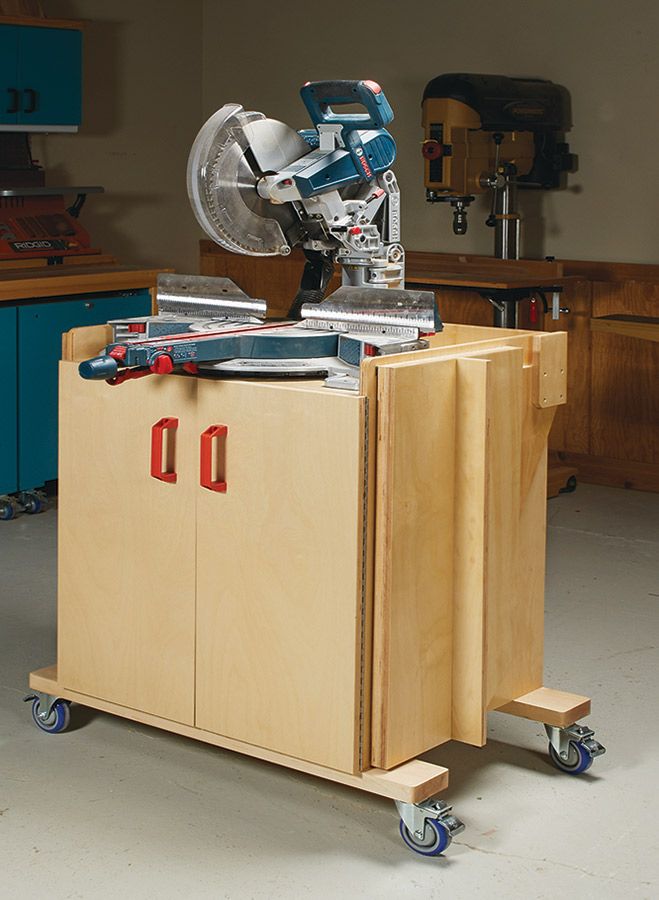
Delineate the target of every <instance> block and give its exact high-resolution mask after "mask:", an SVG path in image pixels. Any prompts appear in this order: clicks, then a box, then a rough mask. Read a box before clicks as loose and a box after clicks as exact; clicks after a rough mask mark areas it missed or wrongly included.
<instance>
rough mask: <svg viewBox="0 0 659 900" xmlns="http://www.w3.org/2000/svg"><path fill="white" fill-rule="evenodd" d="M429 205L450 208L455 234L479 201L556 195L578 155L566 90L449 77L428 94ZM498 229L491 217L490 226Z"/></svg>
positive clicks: (527, 81) (526, 81)
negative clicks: (505, 192)
mask: <svg viewBox="0 0 659 900" xmlns="http://www.w3.org/2000/svg"><path fill="white" fill-rule="evenodd" d="M422 108H423V119H422V122H423V128H424V132H425V135H424V141H423V146H422V152H423V158H424V180H425V185H426V198H427V199H428V201H430V202H442V201H443V202H447V203H450V205H451V206H452V207H453V215H454V218H453V230H454V232H455V233H456V234H464V233H465V232H466V230H467V213H466V210H467V207H468V206H469V204H470V203H471V202H472V201H473V200H474V199H475V197H476V196H477V195H479V194H483V193H486V192H487V191H490V190H494V191H495V192H496V191H499V190H502V189H503V188H504V187H505V185H506V184H508V183H510V182H513V183H514V184H515V185H516V186H517V187H520V188H543V189H549V188H557V187H560V186H561V184H562V181H563V173H564V172H568V171H572V170H573V168H574V160H575V158H574V156H573V155H572V154H571V153H570V152H569V147H568V145H567V144H566V143H565V142H564V140H563V134H564V132H565V131H567V130H569V128H570V125H571V122H570V103H569V95H568V92H567V90H566V89H565V88H564V87H561V86H560V85H557V84H553V83H552V82H551V81H545V80H542V79H539V78H537V79H533V78H508V77H506V76H504V75H468V74H448V75H440V76H438V77H437V78H433V80H432V81H430V82H429V83H428V84H427V85H426V89H425V91H424V93H423V103H422ZM487 224H490V225H494V224H495V222H494V221H493V215H492V216H490V219H488V223H487Z"/></svg>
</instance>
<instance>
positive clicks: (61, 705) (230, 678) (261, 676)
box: [30, 325, 603, 856]
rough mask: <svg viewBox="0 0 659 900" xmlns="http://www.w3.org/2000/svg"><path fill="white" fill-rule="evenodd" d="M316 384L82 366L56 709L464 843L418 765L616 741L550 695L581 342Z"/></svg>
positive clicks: (38, 700) (389, 365)
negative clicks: (515, 728) (505, 732)
mask: <svg viewBox="0 0 659 900" xmlns="http://www.w3.org/2000/svg"><path fill="white" fill-rule="evenodd" d="M429 341H430V347H429V348H428V349H426V350H418V351H415V352H413V353H399V354H396V355H389V356H381V357H373V358H370V359H366V360H364V361H363V362H362V364H361V370H360V374H361V384H360V389H359V391H357V392H341V391H332V390H328V389H327V388H326V387H324V386H323V384H322V382H320V381H314V380H295V379H289V380H278V381H277V380H248V379H244V380H240V379H214V378H208V377H195V376H190V375H180V376H179V375H172V376H170V377H157V376H156V377H151V378H144V379H141V380H135V381H131V382H129V383H126V384H125V385H123V386H122V387H120V388H117V387H110V386H108V385H107V384H106V383H105V382H84V381H83V380H82V379H80V377H79V376H78V372H77V361H78V360H81V359H84V358H86V357H88V356H90V355H91V354H93V353H95V352H97V351H98V350H99V349H100V348H101V346H102V345H104V344H106V343H107V342H108V335H107V330H106V329H105V328H103V327H96V328H85V329H76V330H75V331H73V332H70V333H69V334H68V336H67V340H66V342H65V359H64V360H63V362H62V363H61V371H60V417H61V418H60V435H61V439H60V505H59V612H58V617H59V618H58V660H57V664H56V665H55V666H52V667H50V668H47V669H41V670H39V671H36V672H33V673H32V674H31V676H30V687H31V689H32V692H33V693H32V695H31V696H32V703H33V716H34V718H35V721H36V724H37V725H39V727H40V728H42V729H43V730H45V731H50V732H56V731H60V730H62V729H63V728H65V727H66V725H67V724H68V717H69V704H70V703H72V702H73V703H80V704H83V705H86V706H89V707H93V708H96V709H99V710H103V711H106V712H110V713H113V714H116V715H118V716H123V717H125V718H127V719H132V720H134V721H138V722H142V723H145V724H148V725H152V726H155V727H158V728H163V729H165V730H168V731H172V732H175V733H176V734H181V735H185V736H188V737H192V738H196V739H198V740H201V741H205V742H207V743H210V744H214V745H216V746H219V747H223V748H227V749H230V750H235V751H237V752H240V753H243V754H246V755H249V756H254V757H257V758H260V759H263V760H267V761H269V762H274V763H278V764H280V765H283V766H287V767H290V768H293V769H297V770H299V771H302V772H306V773H309V774H312V775H316V776H319V777H322V778H326V779H329V780H332V781H337V782H339V783H341V784H345V785H350V786H353V787H356V788H360V789H362V790H365V791H370V792H372V793H376V794H380V795H383V796H386V797H390V798H392V799H393V800H395V801H396V805H397V807H398V810H399V813H400V817H401V824H400V829H401V834H402V837H403V839H404V841H405V842H406V843H407V844H408V845H409V846H410V847H411V848H412V849H414V850H416V851H417V852H419V853H422V854H424V855H429V856H432V855H438V854H439V853H441V852H442V851H443V850H444V849H445V848H446V846H447V845H448V843H449V842H450V839H451V836H452V835H453V834H455V833H456V832H458V831H460V830H461V829H462V827H463V826H462V824H461V823H460V821H459V820H458V819H457V818H456V817H455V816H454V815H453V814H452V812H451V809H450V807H449V806H447V804H446V803H445V802H443V801H442V800H439V799H437V795H438V794H439V793H440V792H441V791H443V790H444V789H445V788H446V786H447V783H448V771H447V770H446V769H445V768H442V767H441V766H438V765H433V764H431V763H429V762H425V761H422V760H420V759H418V757H419V756H420V755H421V754H423V753H425V752H426V751H428V750H429V749H431V748H434V747H437V746H438V745H441V744H443V743H444V742H446V741H449V740H458V741H462V742H464V743H467V744H471V745H474V746H482V745H483V744H484V743H485V741H486V716H487V713H488V711H490V710H495V709H496V710H502V711H504V712H507V713H509V714H511V715H515V716H522V717H526V718H529V719H532V720H534V721H537V722H542V723H545V724H546V726H547V731H548V737H549V752H550V754H551V756H552V758H553V760H554V761H555V763H556V764H557V765H558V766H559V768H561V769H564V770H566V771H568V772H572V773H578V772H581V771H584V770H585V769H586V768H587V767H588V766H589V765H590V763H591V762H592V759H593V757H595V756H597V755H599V754H600V753H601V752H603V748H602V747H601V746H600V745H599V744H598V743H597V741H595V740H594V737H593V732H592V731H591V730H590V729H588V728H585V727H583V726H580V725H577V724H575V723H576V722H577V720H579V719H580V718H582V717H583V716H586V715H587V714H588V713H589V711H590V701H589V700H588V699H587V698H586V697H580V696H575V695H573V694H566V693H562V692H559V691H554V690H551V689H549V688H546V687H544V685H543V591H544V558H545V507H546V499H545V487H546V457H547V434H548V431H549V428H550V425H551V422H552V419H553V416H554V411H555V408H556V406H557V405H559V404H561V403H564V402H565V399H566V398H565V392H566V387H565V385H566V372H565V365H566V364H565V358H566V336H565V335H564V334H562V333H555V334H543V333H538V332H522V331H504V330H501V329H494V328H480V327H474V326H460V325H446V326H445V327H444V330H443V332H441V333H439V334H436V335H435V336H433V337H432V338H430V339H429Z"/></svg>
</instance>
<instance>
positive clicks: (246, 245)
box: [187, 103, 310, 256]
mask: <svg viewBox="0 0 659 900" xmlns="http://www.w3.org/2000/svg"><path fill="white" fill-rule="evenodd" d="M266 123H269V124H270V126H271V127H270V128H269V129H268V128H267V126H266ZM250 126H257V127H250ZM277 126H279V130H278V134H279V137H280V139H281V141H282V142H284V144H285V146H284V148H283V149H281V147H280V156H279V158H278V160H277V161H278V162H279V163H280V164H281V162H282V161H283V160H284V159H286V158H287V156H288V157H292V158H293V159H297V158H299V156H300V155H302V152H304V151H305V150H306V151H307V152H308V151H309V150H310V148H309V146H308V145H307V144H306V143H305V142H304V141H303V139H302V138H300V137H299V135H298V134H297V132H294V131H293V129H288V128H287V126H284V125H283V124H282V123H279V122H275V123H273V122H272V121H271V120H266V117H265V116H264V115H263V113H259V112H247V111H245V110H244V109H243V107H242V106H240V105H239V104H237V103H228V104H226V105H225V106H223V107H222V108H221V109H219V110H218V111H217V112H216V113H214V114H213V115H212V116H211V117H210V119H208V121H207V122H206V123H205V124H204V125H203V126H202V128H201V130H200V131H199V134H198V135H197V137H196V139H195V142H194V144H193V145H192V149H191V151H190V156H189V158H188V170H187V182H188V196H189V198H190V203H191V205H192V209H193V211H194V214H195V216H196V218H197V221H198V222H199V224H200V225H201V227H202V228H203V230H204V231H205V233H206V234H207V235H208V237H210V238H211V239H212V240H213V241H215V242H216V243H218V244H221V245H222V246H223V247H225V248H226V249H227V250H230V251H232V252H233V253H243V254H248V255H250V256H277V255H282V256H286V255H288V254H289V253H290V252H291V247H292V246H293V245H294V244H295V243H297V240H298V237H299V232H298V230H297V229H298V227H299V220H298V218H297V216H296V214H295V211H294V210H292V209H291V207H290V205H289V204H285V205H281V206H275V205H274V204H272V203H269V202H268V201H266V200H263V199H262V198H261V197H260V196H259V194H258V193H257V190H256V186H257V184H258V182H259V180H260V179H261V177H262V176H263V174H264V172H263V171H261V169H260V168H259V162H258V161H259V160H260V161H261V163H262V162H263V159H264V155H265V154H264V152H262V151H261V148H260V146H259V137H260V136H261V135H262V134H263V135H266V136H269V135H271V134H272V129H273V127H277ZM282 129H286V130H287V131H289V132H291V133H292V135H293V136H294V138H290V139H289V140H288V141H286V140H285V139H286V138H288V137H289V136H288V134H286V135H284V134H283V133H282ZM252 143H254V145H255V146H254V147H252ZM288 161H291V160H288Z"/></svg>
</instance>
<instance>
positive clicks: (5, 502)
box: [0, 497, 20, 522]
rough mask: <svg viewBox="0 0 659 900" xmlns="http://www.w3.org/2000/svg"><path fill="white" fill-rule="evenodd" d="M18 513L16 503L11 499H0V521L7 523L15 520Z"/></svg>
mask: <svg viewBox="0 0 659 900" xmlns="http://www.w3.org/2000/svg"><path fill="white" fill-rule="evenodd" d="M19 512H20V509H19V506H18V503H17V502H16V501H15V500H14V498H13V497H0V521H1V522H8V521H9V520H10V519H15V518H16V515H17V514H18V513H19Z"/></svg>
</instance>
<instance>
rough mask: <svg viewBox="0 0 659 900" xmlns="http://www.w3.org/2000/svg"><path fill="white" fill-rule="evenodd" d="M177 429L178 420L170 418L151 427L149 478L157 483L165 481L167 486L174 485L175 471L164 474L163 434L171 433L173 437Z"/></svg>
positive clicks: (165, 418) (161, 420)
mask: <svg viewBox="0 0 659 900" xmlns="http://www.w3.org/2000/svg"><path fill="white" fill-rule="evenodd" d="M177 428H178V419H174V418H172V417H171V416H165V417H164V418H163V419H160V420H159V421H158V422H156V424H155V425H153V426H152V427H151V477H152V478H157V479H158V481H165V482H166V483H167V484H176V471H175V470H172V471H171V472H166V471H164V469H163V461H162V451H163V444H164V438H165V432H166V431H171V432H172V435H174V434H175V432H176V429H177Z"/></svg>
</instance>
